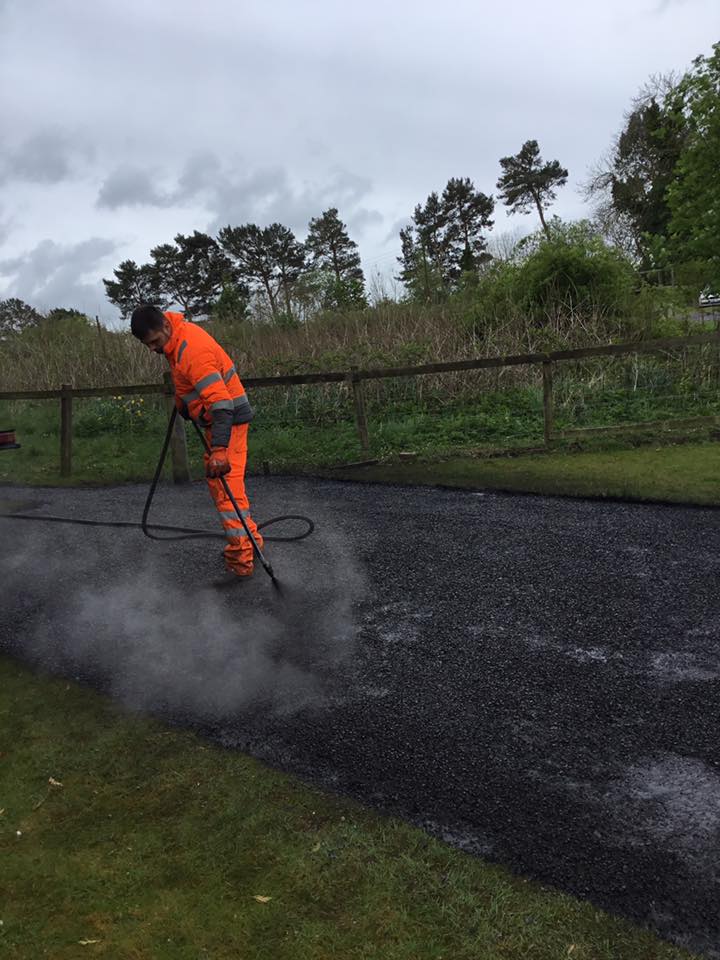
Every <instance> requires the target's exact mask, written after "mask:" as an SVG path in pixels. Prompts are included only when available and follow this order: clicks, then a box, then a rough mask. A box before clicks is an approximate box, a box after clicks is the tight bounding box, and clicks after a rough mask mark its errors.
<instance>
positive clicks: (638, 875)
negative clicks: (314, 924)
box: [0, 478, 720, 957]
mask: <svg viewBox="0 0 720 960" xmlns="http://www.w3.org/2000/svg"><path fill="white" fill-rule="evenodd" d="M250 491H251V498H252V502H253V513H254V515H255V517H256V519H258V520H262V519H264V518H266V517H268V516H273V515H277V514H282V513H307V514H309V515H311V516H312V517H313V518H314V519H315V521H316V523H317V531H316V533H315V534H314V535H313V537H312V538H310V539H308V540H306V541H303V542H301V543H296V544H268V546H267V552H268V556H269V557H270V558H271V560H272V562H273V564H274V565H275V568H276V570H277V572H278V574H279V576H280V579H281V580H282V581H283V582H284V583H285V584H286V592H285V598H284V599H282V600H281V599H280V598H278V597H277V596H276V595H275V594H274V592H273V589H272V587H271V585H270V583H269V581H268V580H267V578H266V577H265V576H264V574H263V573H262V571H258V572H256V574H255V577H254V578H253V580H252V581H250V582H247V583H232V584H231V585H230V586H229V587H225V586H223V585H222V579H223V575H222V564H221V562H220V559H219V550H220V549H221V546H222V543H221V541H219V540H218V541H212V540H207V541H189V542H185V543H179V544H155V543H152V542H149V541H147V540H144V539H143V538H142V536H141V534H140V533H139V531H137V532H135V531H125V530H122V531H118V530H99V529H83V528H76V527H69V526H60V525H56V524H34V523H29V522H24V521H20V520H5V519H2V520H0V537H1V538H2V542H3V552H2V557H1V558H0V575H1V576H2V580H3V583H4V587H3V600H2V602H3V612H4V616H3V619H2V621H0V650H6V651H11V652H13V653H15V654H16V655H18V656H20V657H22V658H24V659H27V660H30V661H31V662H33V663H37V664H42V665H43V666H44V667H47V668H49V669H51V670H53V671H57V672H62V673H66V674H68V675H73V676H78V677H80V678H82V679H86V680H89V681H91V682H93V683H96V684H99V685H100V686H102V687H103V688H105V689H107V690H108V691H109V692H110V693H111V694H113V695H114V696H116V697H118V698H120V699H122V700H124V701H125V702H126V703H128V704H129V705H130V706H132V707H137V708H140V709H145V710H152V711H154V712H157V713H160V714H161V715H164V716H166V717H167V718H169V719H171V720H173V721H175V722H181V723H187V724H189V725H192V726H195V727H196V728H198V729H200V730H201V731H202V732H203V733H204V734H205V735H208V736H211V737H213V738H214V739H216V740H217V741H219V742H220V743H222V744H223V745H225V746H227V747H230V748H237V749H241V750H244V751H248V752H250V753H252V754H254V755H255V756H257V757H259V758H261V759H263V760H265V761H267V762H268V763H270V764H272V765H274V766H276V767H279V768H282V769H285V770H288V771H292V772H294V773H296V774H298V775H300V776H301V777H302V778H304V779H305V780H307V781H310V782H312V783H315V784H318V785H320V786H322V787H325V788H329V789H331V790H334V791H337V792H340V793H345V794H349V795H351V796H353V797H355V798H357V799H359V800H361V801H363V802H365V803H367V804H371V805H373V806H376V807H379V808H380V809H382V810H384V811H388V812H391V813H394V814H397V815H399V816H402V817H405V818H406V819H408V820H410V821H412V822H413V823H416V824H418V825H421V826H422V827H424V828H425V829H426V830H428V831H430V832H431V833H433V834H435V835H437V836H439V837H441V838H443V839H444V840H445V841H447V842H448V843H450V844H453V845H455V846H458V847H460V848H462V849H465V850H468V851H470V852H472V853H476V854H478V855H481V856H483V857H485V858H488V859H490V860H493V861H497V862H501V863H504V864H507V865H508V866H510V867H511V868H512V869H513V870H515V871H517V872H519V873H522V874H524V875H526V876H531V877H534V878H536V879H539V880H540V881H542V882H545V883H548V884H551V885H553V886H555V887H558V888H561V889H563V890H566V891H568V892H571V893H573V894H576V895H579V896H581V897H584V898H586V899H589V900H590V901H592V902H593V903H595V904H597V905H599V906H602V907H604V908H606V909H609V910H610V911H612V912H614V913H616V914H619V915H623V916H626V917H629V918H631V919H633V920H635V921H636V922H639V923H641V924H644V925H647V926H648V927H650V928H651V929H654V930H655V931H656V932H657V933H659V934H660V935H661V936H663V937H665V938H667V939H669V940H673V941H674V942H676V943H678V944H682V945H684V946H688V947H690V948H691V949H694V950H695V951H697V952H703V953H705V954H706V955H707V956H708V957H720V907H719V905H720V856H719V853H720V709H719V707H720V636H719V633H720V601H719V600H718V586H719V584H720V511H713V510H705V509H691V508H680V507H662V506H639V505H629V504H618V503H601V502H588V501H579V500H575V501H573V500H562V499H548V498H541V497H523V496H501V495H491V494H485V495H483V494H473V493H467V492H462V491H443V490H433V489H428V488H403V487H380V486H365V485H360V484H358V485H352V484H342V483H333V482H329V481H311V480H294V479H286V478H262V479H253V480H251V482H250ZM144 492H145V491H144V488H141V487H136V486H123V487H115V488H102V489H98V490H59V489H54V490H43V489H35V490H29V489H28V488H22V489H20V488H16V489H13V488H8V487H6V488H2V489H0V500H6V501H7V500H18V501H19V500H23V501H28V500H33V501H36V502H37V503H40V504H42V505H41V506H39V507H38V508H37V510H36V512H37V513H38V514H41V513H43V512H45V513H53V514H63V515H67V516H71V515H72V516H88V517H94V518H98V519H102V518H103V517H108V518H111V519H135V518H136V517H137V515H138V514H139V512H140V510H141V507H142V503H143V499H144ZM5 506H7V504H5ZM155 518H156V519H157V521H158V522H164V523H173V522H175V523H180V524H182V525H191V526H204V527H209V528H211V529H214V528H215V526H214V525H215V521H214V517H213V512H212V508H211V505H210V502H209V499H208V496H207V493H206V491H205V489H204V486H203V485H202V484H194V485H192V486H191V487H185V488H177V489H175V488H172V487H170V488H163V489H161V491H160V492H159V495H158V505H157V507H156V509H155ZM8 547H9V549H8Z"/></svg>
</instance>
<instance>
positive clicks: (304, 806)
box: [0, 657, 690, 960]
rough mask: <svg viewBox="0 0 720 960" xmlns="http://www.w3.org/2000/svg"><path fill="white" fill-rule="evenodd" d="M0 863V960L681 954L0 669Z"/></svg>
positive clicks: (410, 831)
mask: <svg viewBox="0 0 720 960" xmlns="http://www.w3.org/2000/svg"><path fill="white" fill-rule="evenodd" d="M0 863H1V864H2V868H1V869H0V955H2V956H3V957H6V958H8V960H27V958H35V957H50V958H52V960H66V958H67V960H70V958H77V957H93V956H97V957H106V958H118V960H145V958H147V960H165V958H167V960H185V958H187V960H198V958H211V960H224V958H228V960H229V958H233V960H237V958H241V960H245V958H253V960H285V958H287V960H344V958H368V960H369V958H380V957H382V958H383V960H425V958H428V960H430V958H432V960H441V958H444V960H479V958H482V960H496V958H497V960H521V958H522V960H551V958H552V960H559V958H565V957H570V958H573V960H671V958H675V960H680V958H688V957H690V954H688V953H686V952H685V951H683V950H680V949H678V948H674V947H671V946H669V945H666V944H663V943H661V942H660V941H658V940H656V939H655V938H654V937H652V936H651V935H650V934H648V933H646V932H643V931H640V930H638V929H636V928H634V927H632V926H631V925H629V924H627V923H625V922H623V921H620V920H617V919H615V918H612V917H610V916H608V915H607V914H605V913H603V912H601V911H599V910H597V909H595V908H594V907H593V906H591V905H590V904H587V903H583V902H581V901H578V900H574V899H573V898H571V897H567V896H564V895H561V894H559V893H557V892H554V891H550V890H548V889H545V888H542V887H540V886H539V885H536V884H534V883H531V882H528V881H526V880H523V879H522V878H518V877H513V876H512V875H510V874H509V873H508V872H507V871H506V870H504V869H502V868H500V867H497V866H491V865H487V864H485V863H483V862H482V861H479V860H476V859H474V858H472V857H470V856H468V855H466V854H463V853H460V852H457V851H454V850H452V849H450V848H449V847H446V846H445V845H443V844H442V843H440V842H437V841H435V840H432V839H430V838H429V837H427V836H426V835H425V834H423V833H422V832H421V831H419V830H417V829H414V828H412V827H409V826H407V825H405V824H403V823H401V822H399V821H396V820H393V819H389V818H384V817H381V816H379V815H377V814H375V813H373V812H371V811H369V810H366V809H364V808H362V807H360V806H358V805H356V804H354V803H351V802H349V801H347V800H344V799H339V798H335V797H332V796H326V795H323V794H321V793H319V792H317V791H315V790H313V789H310V788H307V787H305V786H303V785H302V784H300V783H298V782H297V781H295V780H294V779H292V778H289V777H287V776H284V775H282V774H279V773H276V772H274V771H272V770H269V769H267V768H266V767H264V766H263V765H261V764H260V763H257V762H256V761H254V760H252V759H250V758H248V757H246V756H242V755H239V754H236V753H230V752H225V751H222V750H221V749H219V748H216V747H213V746H212V745H210V744H208V743H205V742H203V741H202V740H201V739H200V738H199V737H197V736H195V735H193V734H190V733H187V732H183V731H179V730H177V729H169V728H167V727H165V726H163V725H162V724H161V723H159V722H157V721H154V720H151V719H148V718H144V717H140V716H134V715H127V714H126V713H124V712H123V711H122V710H121V709H120V708H119V707H118V706H117V705H115V704H113V703H112V702H110V701H108V700H106V699H105V698H103V697H101V696H99V695H97V694H95V693H94V692H92V691H90V690H87V689H84V688H82V687H80V686H78V685H76V684H74V683H69V682H67V681H65V680H60V679H52V678H47V677H43V676H38V675H36V674H33V673H31V672H30V671H29V670H28V669H26V668H25V667H22V666H20V665H19V664H18V663H16V662H15V661H13V660H10V659H9V658H7V657H0ZM265 898H268V899H265Z"/></svg>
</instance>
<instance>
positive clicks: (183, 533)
mask: <svg viewBox="0 0 720 960" xmlns="http://www.w3.org/2000/svg"><path fill="white" fill-rule="evenodd" d="M176 416H177V410H173V413H172V416H171V417H170V421H169V423H168V428H167V432H166V434H165V440H164V442H163V447H162V451H161V453H160V459H159V460H158V464H157V467H156V468H155V475H154V476H153V479H152V483H151V484H150V490H149V491H148V495H147V499H146V500H145V506H144V508H143V514H142V520H141V521H140V523H137V522H133V521H132V520H87V519H85V518H84V517H80V518H75V517H54V516H50V515H48V514H44V515H43V514H32V513H0V517H7V518H8V519H11V520H44V521H47V522H49V523H73V524H77V525H79V526H84V527H133V528H138V527H139V528H140V529H141V530H142V532H143V533H144V534H145V536H146V537H149V538H150V539H151V540H200V539H204V538H208V539H210V538H212V539H218V540H224V539H225V534H224V533H218V532H217V531H215V530H199V529H197V528H195V527H177V526H174V525H168V524H164V523H154V524H152V525H150V524H148V515H149V513H150V507H151V506H152V502H153V498H154V497H155V490H156V489H157V485H158V481H159V480H160V474H161V473H162V468H163V466H164V464H165V457H166V456H167V452H168V447H169V446H170V437H171V436H172V431H173V426H174V425H175V418H176ZM283 520H299V521H301V522H302V523H305V524H307V530H304V531H302V532H301V533H298V534H294V535H293V536H285V537H283V536H275V537H268V536H266V535H265V534H263V540H267V541H272V542H275V543H290V542H292V541H294V540H304V539H305V537H309V536H310V534H311V533H312V532H313V530H314V529H315V524H314V523H313V521H312V520H311V519H310V517H303V516H302V515H300V514H294V513H288V514H283V516H281V517H272V518H271V519H270V520H265V521H264V522H263V523H258V524H257V528H258V530H266V529H267V528H268V527H269V526H271V525H272V524H275V523H280V522H282V521H283ZM154 530H164V531H167V532H172V533H175V534H176V536H170V537H166V536H160V537H158V536H156V535H155V533H153V532H151V531H154Z"/></svg>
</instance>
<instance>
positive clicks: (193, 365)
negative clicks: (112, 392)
mask: <svg viewBox="0 0 720 960" xmlns="http://www.w3.org/2000/svg"><path fill="white" fill-rule="evenodd" d="M165 316H166V317H167V319H168V320H169V321H170V325H171V326H172V334H171V336H170V339H169V340H168V342H167V343H166V344H165V349H164V353H165V356H166V357H167V359H168V362H169V364H170V371H171V373H172V378H173V383H174V384H175V404H176V406H177V408H178V410H179V411H180V413H181V414H182V415H183V416H184V415H186V414H187V415H188V416H189V417H190V418H191V419H192V420H194V421H195V422H196V423H197V424H198V425H199V426H201V427H205V428H210V429H211V430H212V434H211V440H210V446H212V447H227V446H228V444H229V443H230V433H231V431H232V428H233V426H234V425H235V424H237V423H250V421H251V420H252V418H253V416H254V414H253V409H252V407H251V406H250V401H249V400H248V398H247V396H246V394H245V388H244V387H243V385H242V383H241V382H240V377H238V375H237V371H236V370H235V366H234V364H233V362H232V360H231V359H230V357H229V356H228V355H227V353H225V351H224V350H223V348H222V347H221V346H220V344H219V343H218V342H217V340H214V339H213V338H212V337H211V336H210V334H209V333H208V332H207V331H206V330H203V328H202V327H200V326H198V325H197V324H196V323H188V322H187V321H186V320H185V318H184V317H183V315H182V314H181V313H172V312H166V313H165Z"/></svg>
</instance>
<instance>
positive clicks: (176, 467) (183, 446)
mask: <svg viewBox="0 0 720 960" xmlns="http://www.w3.org/2000/svg"><path fill="white" fill-rule="evenodd" d="M163 380H164V381H165V396H166V400H165V405H166V407H167V411H168V415H169V416H172V412H173V410H174V409H175V386H174V384H173V379H172V376H171V375H170V373H165V374H164V376H163ZM170 460H171V462H172V476H173V483H188V482H189V480H190V461H189V460H188V451H187V437H186V436H185V423H184V421H183V419H182V417H180V416H179V415H178V416H177V417H176V418H175V424H174V426H173V432H172V435H171V437H170Z"/></svg>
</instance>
